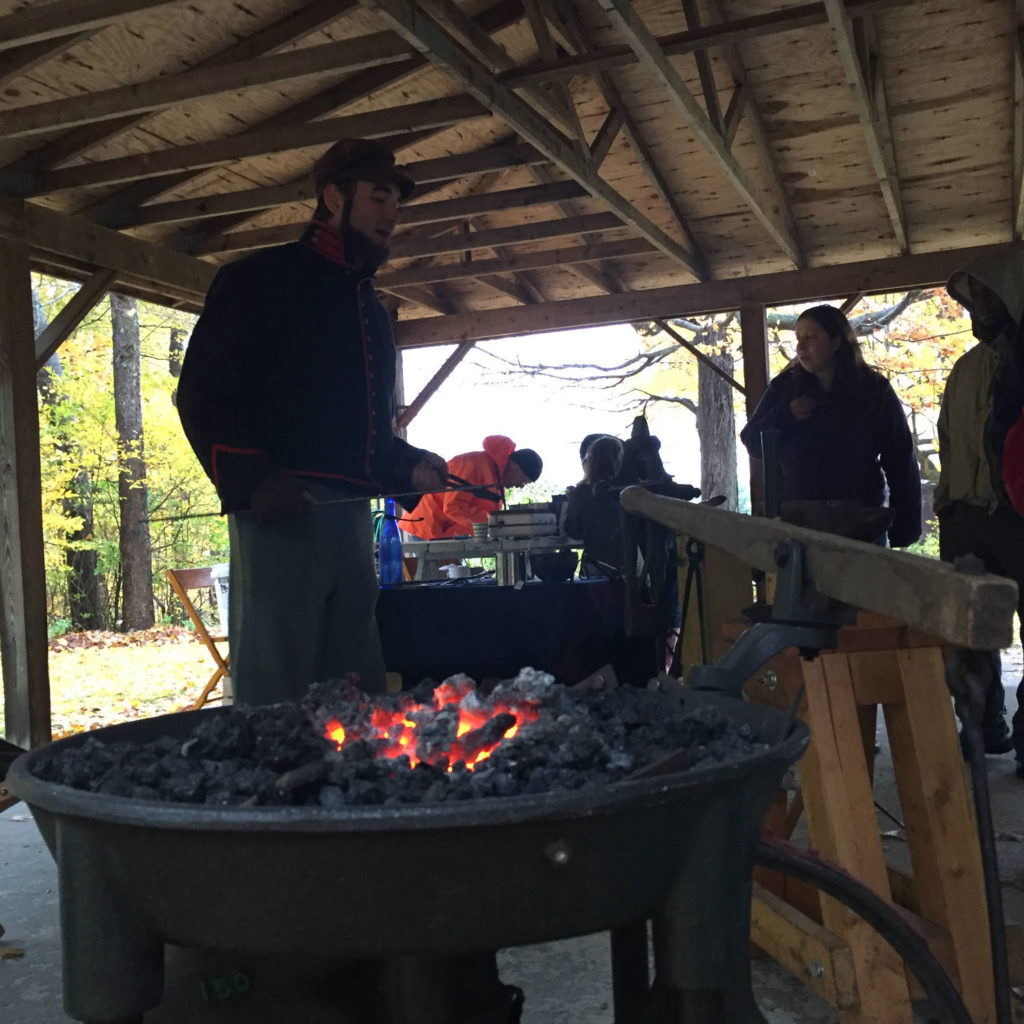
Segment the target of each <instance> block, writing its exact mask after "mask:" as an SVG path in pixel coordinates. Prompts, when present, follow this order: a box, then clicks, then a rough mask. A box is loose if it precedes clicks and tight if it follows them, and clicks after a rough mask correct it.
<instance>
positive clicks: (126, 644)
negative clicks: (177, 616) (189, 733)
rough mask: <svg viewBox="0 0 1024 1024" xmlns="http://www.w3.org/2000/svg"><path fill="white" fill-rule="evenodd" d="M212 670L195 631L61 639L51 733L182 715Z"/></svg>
mask: <svg viewBox="0 0 1024 1024" xmlns="http://www.w3.org/2000/svg"><path fill="white" fill-rule="evenodd" d="M215 667H216V666H215V665H214V663H213V659H212V658H211V657H210V655H209V652H208V651H207V650H206V648H205V647H204V646H203V645H202V643H201V642H200V641H199V640H197V639H196V636H195V634H194V633H192V632H191V631H190V630H187V629H181V628H180V627H176V626H155V627H153V628H152V629H145V630H138V631H136V632H133V633H111V632H107V631H101V630H91V631H89V632H86V633H68V634H67V635H65V636H62V637H57V638H56V639H54V640H52V641H51V642H50V658H49V668H50V704H51V716H52V729H53V736H54V738H55V739H59V738H61V737H63V736H70V735H72V734H73V733H78V732H86V731H89V730H92V729H101V728H103V727H104V726H107V725H116V724H117V723H119V722H125V721H130V720H132V719H136V718H152V717H153V716H155V715H165V714H170V713H171V712H173V711H184V710H186V709H187V708H189V707H191V705H192V702H193V701H194V700H195V699H196V697H198V696H199V694H200V692H202V689H203V687H204V686H205V685H206V681H207V680H208V679H209V678H210V676H211V675H212V674H213V672H214V669H215ZM215 692H216V693H218V694H219V692H220V691H219V690H218V691H215ZM2 732H3V713H2V709H0V733H2Z"/></svg>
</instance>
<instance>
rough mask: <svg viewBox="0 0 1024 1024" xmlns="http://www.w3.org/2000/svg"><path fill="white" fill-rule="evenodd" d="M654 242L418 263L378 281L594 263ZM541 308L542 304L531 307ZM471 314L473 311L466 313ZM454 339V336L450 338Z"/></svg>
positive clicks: (648, 248) (388, 283) (397, 283)
mask: <svg viewBox="0 0 1024 1024" xmlns="http://www.w3.org/2000/svg"><path fill="white" fill-rule="evenodd" d="M652 251H653V246H652V245H651V243H650V242H648V241H647V240H646V239H643V238H627V239H624V240H623V241H621V242H598V243H596V244H594V245H578V246H574V247H572V248H567V249H544V250H542V251H540V252H531V253H525V254H524V255H522V256H503V257H500V258H499V259H493V260H472V261H470V262H461V261H460V262H458V263H442V264H438V265H435V266H427V267H416V268H415V269H413V270H395V271H392V272H391V273H389V274H382V275H381V276H380V277H379V278H378V279H377V283H378V284H379V286H380V287H381V288H387V287H402V286H404V285H407V284H427V283H429V282H431V281H457V280H459V279H460V278H465V277H479V276H480V275H481V274H507V273H509V272H511V271H516V270H538V269H540V268H542V267H555V266H568V265H570V264H572V263H592V262H594V261H597V260H613V259H622V258H624V257H626V256H638V255H640V254H642V253H651V252H652ZM531 308H533V309H539V308H540V307H539V306H534V307H531ZM489 312H493V313H498V312H504V313H506V314H508V313H510V312H511V311H510V310H507V309H506V310H496V309H495V310H489ZM467 315H470V316H472V315H473V314H467ZM448 340H449V341H455V340H457V339H455V338H449V339H448Z"/></svg>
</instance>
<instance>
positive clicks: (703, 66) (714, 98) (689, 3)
mask: <svg viewBox="0 0 1024 1024" xmlns="http://www.w3.org/2000/svg"><path fill="white" fill-rule="evenodd" d="M682 5H683V14H685V15H686V27H687V28H688V29H691V30H692V29H695V28H700V26H701V17H700V8H699V7H698V6H697V0H682ZM694 58H695V59H696V61H697V75H698V77H699V78H700V87H701V91H702V92H703V94H704V109H705V111H706V113H707V115H708V120H709V121H710V122H711V126H712V128H714V129H715V131H716V132H718V134H719V135H721V136H723V137H724V135H725V122H724V121H723V119H722V105H721V103H720V102H719V99H718V85H717V84H716V82H715V72H714V68H713V66H712V63H711V54H710V53H709V52H708V51H707V50H706V49H701V50H697V51H695V52H694Z"/></svg>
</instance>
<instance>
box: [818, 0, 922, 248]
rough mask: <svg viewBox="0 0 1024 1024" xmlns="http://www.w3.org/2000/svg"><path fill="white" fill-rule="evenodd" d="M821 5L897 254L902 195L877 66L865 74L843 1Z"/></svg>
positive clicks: (902, 231)
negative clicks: (833, 41)
mask: <svg viewBox="0 0 1024 1024" xmlns="http://www.w3.org/2000/svg"><path fill="white" fill-rule="evenodd" d="M824 4H825V10H826V11H827V12H828V19H829V24H830V25H831V26H832V35H833V38H834V39H835V43H836V51H837V53H838V55H839V62H840V63H841V64H842V66H843V72H844V73H845V75H846V81H847V83H848V84H849V86H850V91H851V93H852V94H853V102H854V106H855V107H856V109H857V118H858V119H859V121H860V123H861V127H862V128H863V129H864V138H865V140H866V142H867V145H868V153H869V154H870V156H871V165H872V166H873V167H874V169H875V176H876V177H877V178H878V184H879V187H880V188H881V190H882V199H883V200H884V202H885V208H886V211H887V212H888V214H889V220H890V222H891V223H892V230H893V234H894V235H895V236H896V245H897V246H898V247H899V251H900V252H901V253H906V252H909V251H910V246H909V243H908V241H907V225H906V216H905V214H904V212H903V196H902V194H901V191H900V177H899V171H898V170H897V167H896V154H895V152H894V150H893V146H892V137H891V136H892V133H891V130H890V128H889V117H888V114H887V112H886V107H885V89H884V87H883V85H882V79H881V69H880V67H879V66H878V63H877V60H876V61H874V62H873V66H872V67H871V68H870V69H869V70H868V71H867V73H865V68H864V65H863V63H862V62H861V58H860V56H859V54H858V52H857V43H856V40H855V38H854V31H853V24H852V23H851V20H850V15H849V13H848V12H847V10H846V8H845V6H844V4H843V0H824Z"/></svg>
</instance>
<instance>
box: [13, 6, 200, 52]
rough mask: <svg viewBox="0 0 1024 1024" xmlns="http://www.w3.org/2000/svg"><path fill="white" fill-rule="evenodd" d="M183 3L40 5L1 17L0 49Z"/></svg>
mask: <svg viewBox="0 0 1024 1024" xmlns="http://www.w3.org/2000/svg"><path fill="white" fill-rule="evenodd" d="M181 2H182V0H63V2H62V3H59V4H52V3H51V4H41V5H37V6H35V7H30V8H27V9H25V10H21V11H16V12H15V13H14V14H6V15H4V16H3V17H0V50H10V49H12V48H13V47H16V46H26V45H28V44H30V43H37V42H41V41H42V40H44V39H57V38H59V37H61V36H68V35H71V34H72V33H75V32H81V31H83V30H85V29H91V28H101V27H102V26H104V25H110V24H112V23H113V22H115V21H120V20H121V19H122V18H125V17H128V16H129V15H131V14H135V13H137V12H138V11H150V10H153V9H155V8H157V7H170V6H172V5H174V4H178V3H181Z"/></svg>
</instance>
